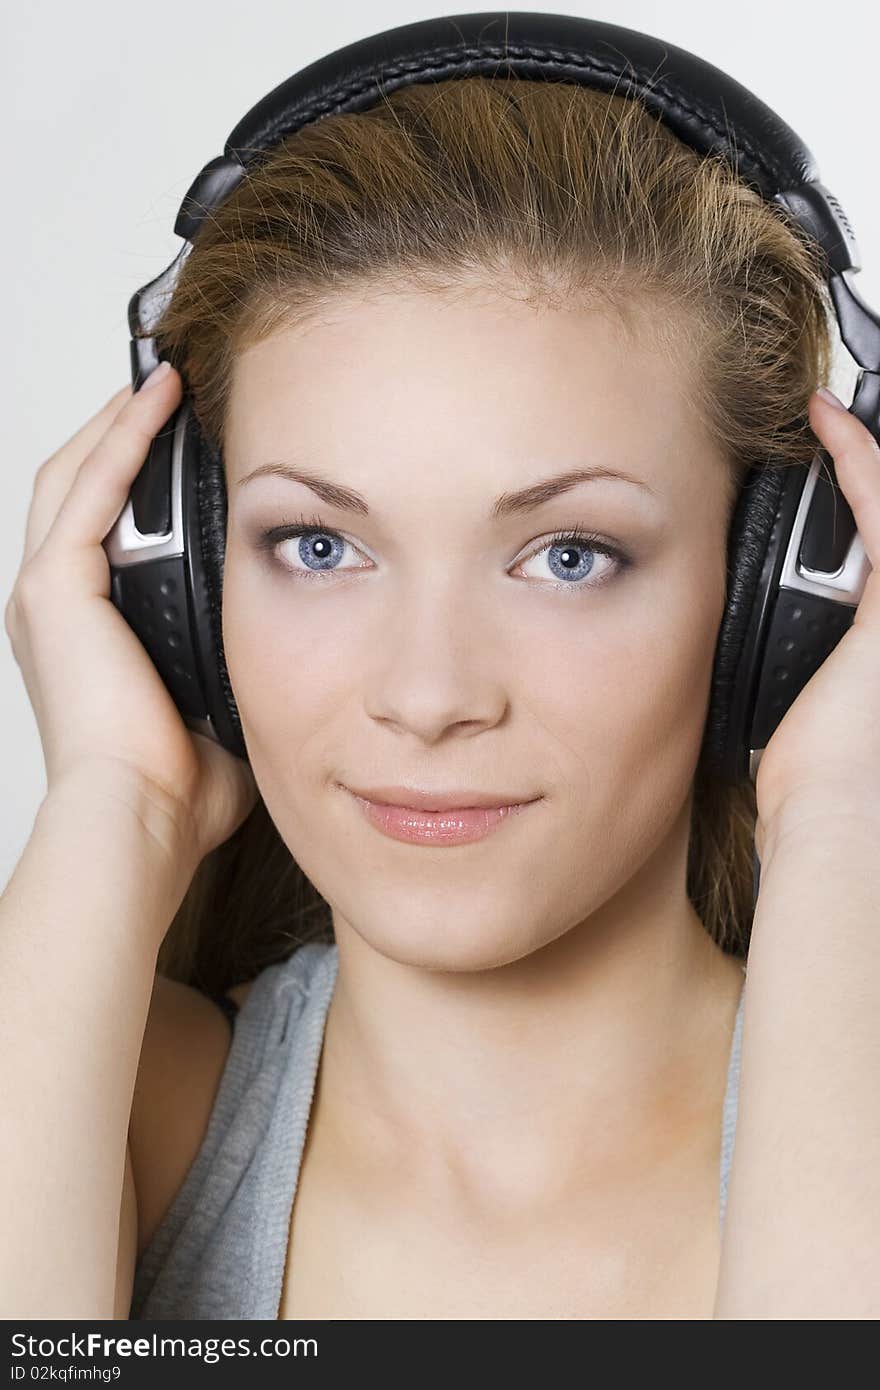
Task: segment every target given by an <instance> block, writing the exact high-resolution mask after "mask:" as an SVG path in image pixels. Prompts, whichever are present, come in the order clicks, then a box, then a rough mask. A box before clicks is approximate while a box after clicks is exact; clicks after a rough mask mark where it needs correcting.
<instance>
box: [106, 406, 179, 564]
mask: <svg viewBox="0 0 880 1390" xmlns="http://www.w3.org/2000/svg"><path fill="white" fill-rule="evenodd" d="M189 414H190V404H189V401H186V402H185V404H184V405H183V406H182V407H181V409H180V410H179V411H178V415H177V421H176V423H175V426H174V438H173V440H172V443H171V530H170V531H167V532H165V534H164V535H157V534H151V535H146V536H145V535H144V534H143V532H142V531H139V530H138V528H137V526H136V525H135V520H134V506H133V504H132V500H131V497H130V496H129V498H128V499H127V501H126V503H125V505H124V507H123V508H122V511H121V512H120V513H119V516H118V517H117V519H116V521H115V522H114V523H113V526H112V528H111V529H110V531H108V533H107V535H106V536H105V537H104V549H105V550H106V552H107V558H108V559H109V561H110V563H111V565H113V566H114V568H116V569H122V568H123V567H124V566H126V565H138V564H142V563H143V562H144V561H146V560H162V559H165V558H166V557H170V556H175V555H182V554H183V439H184V433H185V431H186V422H187V420H188V419H189Z"/></svg>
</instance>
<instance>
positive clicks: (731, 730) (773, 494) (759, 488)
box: [701, 464, 785, 781]
mask: <svg viewBox="0 0 880 1390" xmlns="http://www.w3.org/2000/svg"><path fill="white" fill-rule="evenodd" d="M784 486H785V468H784V467H783V466H781V465H777V466H773V465H772V464H771V465H768V464H762V465H760V466H753V467H752V468H751V469H750V470H749V471H748V472H747V474H746V476H745V479H744V481H743V484H742V487H741V488H740V492H739V495H738V497H737V499H736V503H735V506H734V509H733V515H732V517H731V521H730V525H729V527H728V536H727V600H726V603H725V606H724V613H723V615H722V618H721V624H720V626H719V629H718V639H717V642H716V647H715V664H714V668H713V672H712V686H711V694H710V698H709V710H708V714H707V717H706V728H705V734H704V738H703V749H702V754H701V756H702V758H704V759H705V760H706V762H707V763H708V765H709V766H710V767H711V768H712V770H713V772H715V773H716V774H717V775H719V776H720V777H722V779H723V780H725V781H742V780H744V779H745V778H747V777H748V757H749V750H748V748H747V746H746V743H747V740H748V733H749V730H748V728H747V727H734V724H733V718H734V715H733V712H734V711H735V710H736V711H740V710H742V711H745V712H746V714H747V715H748V713H749V711H751V709H752V708H753V706H754V697H755V695H756V692H754V691H748V690H746V689H745V688H744V686H745V683H746V682H747V681H748V679H749V672H751V671H752V669H753V663H752V661H750V660H747V659H746V655H747V654H746V651H745V647H746V638H747V636H748V634H749V628H750V626H751V625H752V621H753V618H754V617H755V614H756V609H758V608H759V607H760V606H761V604H762V603H763V599H764V595H763V594H762V593H761V592H760V588H761V576H762V573H763V570H764V563H765V560H766V558H767V552H768V549H769V546H770V541H771V538H772V536H773V531H774V527H775V525H776V521H777V518H778V515H779V505H780V501H781V498H782V493H783V489H784ZM759 635H760V634H753V637H752V640H755V637H756V636H759ZM737 722H739V721H737Z"/></svg>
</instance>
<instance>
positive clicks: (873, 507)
mask: <svg viewBox="0 0 880 1390" xmlns="http://www.w3.org/2000/svg"><path fill="white" fill-rule="evenodd" d="M809 419H810V427H811V428H812V430H813V432H814V433H815V434H816V436H817V438H818V439H819V441H820V443H821V444H822V445H824V447H825V448H826V449H827V450H828V453H829V454H830V455H831V457H832V459H833V460H834V471H835V473H836V475H837V481H838V482H839V484H840V488H841V491H842V492H843V495H844V497H845V498H846V500H847V502H848V503H849V505H850V507H851V508H852V514H853V518H854V520H855V523H856V529H857V530H858V533H859V535H860V537H861V539H862V543H863V544H864V547H865V553H866V555H867V557H868V561H869V563H870V565H871V568H872V570H877V569H878V568H880V444H878V443H877V440H876V439H875V438H874V436H873V434H872V433H871V431H870V430H869V429H868V428H867V427H866V426H865V425H863V424H862V422H861V420H859V419H857V418H856V416H855V415H852V414H850V412H849V411H848V410H838V409H837V407H836V406H833V405H831V404H830V402H828V401H826V400H825V399H824V398H823V397H822V396H819V395H817V394H816V393H815V392H814V393H813V395H812V396H811V397H810V404H809Z"/></svg>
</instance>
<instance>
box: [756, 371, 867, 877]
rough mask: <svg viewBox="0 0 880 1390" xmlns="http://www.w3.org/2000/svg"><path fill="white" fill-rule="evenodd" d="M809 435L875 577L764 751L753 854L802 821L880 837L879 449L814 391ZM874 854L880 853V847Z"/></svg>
mask: <svg viewBox="0 0 880 1390" xmlns="http://www.w3.org/2000/svg"><path fill="white" fill-rule="evenodd" d="M809 421H810V426H811V428H812V430H813V432H814V434H815V435H816V437H817V438H818V440H819V442H820V444H821V445H822V446H823V447H824V448H825V449H827V451H828V453H829V454H830V456H831V458H832V459H833V460H834V467H835V471H836V474H837V481H838V483H839V484H840V488H841V490H842V492H843V494H844V496H845V497H846V500H847V502H848V503H849V505H850V507H851V508H852V513H853V517H854V519H855V524H856V527H857V529H858V532H859V534H860V536H861V539H862V542H863V543H864V547H865V553H866V555H867V557H868V562H869V564H870V565H871V570H870V572H869V574H868V578H867V582H866V584H865V588H864V592H863V594H862V598H861V601H860V602H859V605H858V608H857V609H856V613H855V618H854V620H853V624H852V627H851V628H849V629H848V631H847V632H846V633H845V634H844V636H843V637H842V638H841V640H840V641H839V642H838V644H837V646H836V647H835V648H834V650H833V651H832V652H831V653H830V654H829V656H828V657H826V659H825V661H823V663H822V665H821V666H820V667H819V669H818V670H817V671H816V672H815V674H814V675H813V676H812V677H811V678H810V680H809V681H808V682H807V684H806V685H805V686H804V688H803V690H802V691H801V692H800V694H799V695H798V696H797V698H796V700H795V701H794V702H793V704H792V705H791V706H790V708H789V709H788V710H787V711H786V713H785V716H784V717H783V719H782V720H781V722H780V723H779V725H778V727H777V728H776V730H775V731H774V733H773V736H772V738H770V740H769V741H768V743H767V747H766V748H765V750H764V752H763V754H762V755H761V761H760V763H759V765H758V774H757V778H756V782H755V795H756V800H757V809H758V824H757V826H756V834H755V846H756V849H757V852H758V857H759V859H761V860H763V858H764V845H765V844H766V843H774V842H776V841H777V840H778V837H779V835H780V834H781V833H782V832H783V831H785V832H788V830H790V829H792V828H795V827H797V826H800V825H803V824H805V823H806V822H807V821H822V820H824V821H825V822H826V823H827V822H828V819H829V818H830V817H833V816H834V815H835V813H836V814H838V815H840V814H843V815H847V816H849V815H856V816H858V817H862V816H864V818H865V819H866V820H873V821H875V822H876V824H877V826H878V831H880V573H878V571H880V445H878V443H877V441H876V440H875V439H874V437H873V435H872V434H871V432H870V430H868V429H867V428H866V427H865V426H864V425H863V424H862V422H861V420H858V419H856V417H855V416H854V415H851V414H850V413H849V411H848V410H846V409H840V410H839V409H837V408H836V407H835V406H833V405H831V404H830V402H828V401H826V400H825V399H824V398H823V397H822V396H820V395H818V393H816V392H814V393H813V395H812V396H811V397H810V403H809ZM878 848H880V846H878Z"/></svg>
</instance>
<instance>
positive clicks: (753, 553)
mask: <svg viewBox="0 0 880 1390" xmlns="http://www.w3.org/2000/svg"><path fill="white" fill-rule="evenodd" d="M478 74H480V75H484V76H488V77H496V76H510V77H519V78H529V79H533V80H542V79H551V80H553V81H557V82H559V81H565V82H573V83H580V84H582V85H583V86H587V87H595V88H599V89H601V90H603V91H612V90H613V91H614V92H616V93H619V94H620V95H622V96H636V97H637V98H639V99H640V100H641V101H643V102H644V104H645V105H646V106H647V107H648V108H649V109H650V110H651V111H652V112H653V113H655V114H656V115H657V116H659V117H661V118H662V120H663V121H664V122H665V124H666V125H667V126H668V127H669V128H670V129H671V130H672V131H673V132H674V133H675V134H676V135H677V136H678V137H679V138H680V139H681V140H683V141H684V142H685V143H687V144H688V145H691V146H692V147H693V148H694V149H695V150H697V151H698V152H700V153H705V154H708V153H714V152H719V151H720V152H721V153H723V154H724V155H725V156H726V157H727V159H728V160H729V161H730V162H731V164H732V165H733V167H734V168H735V170H736V172H737V173H738V175H739V176H740V177H741V178H743V179H745V180H746V181H747V182H748V183H750V184H751V185H752V186H753V187H754V188H756V189H757V191H758V192H759V193H760V194H761V195H762V196H763V197H764V198H766V199H767V200H768V201H772V202H776V203H780V204H781V205H782V206H783V207H785V208H786V209H787V210H788V211H789V212H790V213H791V214H792V215H793V216H794V217H795V218H796V219H797V221H798V223H799V224H800V225H801V226H802V227H804V228H805V229H806V230H807V231H808V232H809V233H810V234H811V235H812V236H813V237H814V238H815V239H816V240H818V241H819V243H820V244H821V246H822V248H823V249H824V251H825V253H826V256H827V267H828V277H829V279H828V283H829V288H830V291H831V296H832V299H833V304H834V310H835V314H836V317H837V321H838V324H839V327H840V333H841V337H842V339H843V341H844V343H845V344H846V347H847V348H848V350H849V352H850V353H851V354H852V356H853V358H854V359H855V361H856V362H857V363H858V365H859V367H860V368H861V371H860V372H859V376H858V381H857V385H856V390H855V395H854V398H853V401H852V404H851V405H850V407H849V409H850V410H851V412H852V414H854V415H856V416H857V417H858V418H859V419H860V420H861V421H862V423H863V424H864V425H866V426H867V428H868V429H869V430H870V431H871V433H872V434H873V435H874V437H875V438H876V439H878V440H880V315H878V314H877V313H876V312H875V311H874V310H872V309H871V308H869V306H868V305H867V304H866V303H865V302H864V300H863V299H862V298H861V297H860V295H859V293H858V291H857V290H856V289H855V287H854V286H853V283H852V277H853V274H854V273H855V272H856V271H858V270H859V269H860V264H859V253H858V248H857V246H856V241H855V237H854V235H853V232H852V228H851V227H850V224H849V222H848V220H847V218H846V216H845V214H844V212H843V210H842V209H841V207H840V204H839V203H838V202H837V199H836V198H835V197H834V195H833V194H832V193H831V192H830V191H829V190H828V189H827V188H826V187H825V185H824V184H823V183H821V182H820V181H819V177H818V170H817V168H816V164H815V160H814V158H813V156H812V154H811V153H810V151H809V150H808V149H807V147H806V146H805V145H804V144H803V143H802V141H801V140H800V139H799V138H798V136H797V135H796V134H795V133H794V131H793V130H791V129H790V128H789V127H788V126H787V125H786V124H785V123H784V121H782V120H781V119H780V117H779V116H777V115H776V114H775V112H773V111H772V110H771V109H770V108H769V107H768V106H766V105H764V103H763V102H761V101H760V100H759V99H758V98H757V97H756V96H754V95H753V94H752V93H751V92H750V91H748V90H747V88H745V87H743V86H741V85H740V84H739V83H738V82H735V81H734V80H733V79H732V78H731V77H728V76H727V75H726V74H725V73H724V72H722V71H721V70H720V69H719V68H717V67H714V66H713V65H712V64H710V63H707V62H705V61H704V60H703V59H701V58H698V57H696V56H695V55H694V54H692V53H688V52H687V51H686V50H684V49H681V48H676V47H674V46H673V45H672V44H668V43H665V42H664V41H663V40H661V39H657V38H653V37H651V36H650V35H648V34H641V33H638V32H637V31H636V30H633V29H623V28H620V27H618V26H617V25H613V24H604V23H599V22H598V21H596V20H591V19H581V18H577V17H574V16H570V15H559V14H532V13H524V12H516V11H513V12H510V11H494V12H487V13H480V14H466V15H452V16H446V17H443V18H438V19H428V20H424V21H421V22H418V23H415V24H405V25H402V26H400V27H399V28H395V29H389V30H386V31H385V32H384V33H381V34H375V35H371V36H370V37H368V38H365V39H361V40H359V41H358V42H356V43H352V44H349V45H347V46H346V47H344V48H340V49H337V50H336V51H335V52H334V53H331V54H329V55H328V56H327V57H324V58H321V59H319V60H318V61H317V62H314V63H311V64H310V65H309V66H308V67H305V68H303V69H302V70H301V71H300V72H297V73H294V75H293V76H292V77H290V78H288V79H287V81H285V82H282V83H281V84H280V86H278V87H276V88H275V89H274V90H273V91H271V92H269V94H268V95H267V96H265V97H263V98H262V100H261V101H259V102H258V103H257V104H256V106H254V107H252V109H251V110H250V111H248V113H247V115H246V116H244V117H243V119H242V120H241V121H240V122H239V123H238V125H237V126H236V127H235V129H234V130H233V131H232V133H231V134H230V136H229V138H228V139H227V141H226V144H225V146H224V150H223V154H222V155H218V156H217V158H215V159H212V160H210V161H209V163H207V164H206V165H205V166H204V168H203V169H202V170H201V172H200V173H199V174H198V176H197V177H196V179H195V181H194V182H193V183H192V185H191V187H190V189H189V191H188V192H187V194H186V196H185V198H184V199H183V202H182V204H181V207H180V211H179V212H178V215H177V220H176V222H175V224H174V230H175V233H176V234H177V235H178V236H181V237H183V238H184V245H183V247H182V248H181V250H180V252H179V253H178V255H177V256H176V257H175V259H174V260H173V261H172V263H171V265H170V266H168V268H167V269H166V270H165V271H163V272H162V274H161V275H159V276H158V277H157V278H156V279H155V280H151V281H150V283H149V284H147V285H145V286H144V287H143V288H142V289H140V290H138V291H137V293H136V294H134V295H133V296H132V299H131V301H130V303H129V307H128V321H129V328H130V330H131V332H132V334H135V333H136V332H139V333H141V334H146V335H149V334H150V333H151V331H155V329H156V326H157V324H158V321H159V316H160V312H161V309H162V305H163V300H164V299H165V297H166V296H167V295H169V294H171V292H172V291H173V288H174V285H175V283H176V280H177V275H178V272H179V270H180V268H181V266H182V264H183V261H184V258H185V257H186V256H187V255H188V254H189V253H190V251H192V249H193V242H194V241H197V237H198V231H199V228H200V226H201V225H202V222H203V221H204V220H205V219H207V218H210V216H211V215H212V213H213V211H214V210H215V209H216V208H218V207H219V206H220V204H221V203H222V202H223V201H224V199H225V198H226V197H227V195H228V194H230V193H231V192H232V190H233V189H234V188H235V186H236V185H237V184H238V182H239V180H240V179H241V178H243V177H244V175H245V174H246V172H247V167H248V162H249V161H250V160H253V159H254V158H255V157H256V156H258V155H259V153H260V152H261V151H263V150H265V149H268V148H269V147H271V146H273V145H275V144H276V143H277V142H279V141H281V140H283V139H284V138H285V137H286V136H288V135H290V134H291V132H293V131H295V130H298V129H299V128H300V127H301V126H305V125H308V124H309V123H310V122H312V121H317V120H320V118H321V117H322V116H326V115H331V114H335V113H338V112H346V111H362V110H364V109H365V108H367V107H370V106H372V105H374V104H375V103H376V102H377V101H378V100H379V99H380V97H381V94H382V93H383V92H385V93H388V92H392V91H394V90H396V89H397V88H398V87H403V86H406V85H408V84H410V83H414V82H438V81H445V80H447V79H449V78H456V77H471V76H474V75H478ZM157 362H158V356H157V351H156V343H155V338H154V337H152V336H141V337H134V338H133V340H132V343H131V370H132V382H133V385H134V388H135V390H137V389H138V387H139V386H140V385H141V384H142V383H143V381H144V380H145V378H146V377H147V376H148V375H149V374H150V372H151V371H152V370H153V368H154V367H155V366H156V365H157ZM225 536H226V489H225V482H224V477H223V467H222V462H221V459H220V457H219V455H218V454H217V452H216V451H215V450H213V449H212V448H210V447H209V446H208V444H207V443H206V441H205V440H204V439H203V437H202V434H201V432H200V430H199V428H198V425H197V421H196V418H195V415H194V414H193V413H192V409H191V404H190V402H189V400H188V399H187V397H186V394H184V398H183V400H182V402H181V405H180V406H179V408H178V409H177V410H176V411H175V413H174V415H173V416H172V417H171V419H170V420H169V422H168V424H167V425H166V426H165V427H164V428H163V430H162V432H161V433H160V435H159V436H157V438H156V439H155V440H154V441H153V443H152V445H151V448H150V453H149V457H148V458H147V460H146V462H145V464H144V466H143V468H142V469H141V471H140V473H139V474H138V476H137V478H136V479H135V482H134V484H133V486H132V488H131V493H130V496H129V499H128V501H127V502H126V505H125V506H124V507H123V509H122V511H121V513H120V515H119V518H118V519H117V521H116V522H115V524H114V526H113V528H112V530H111V531H110V532H109V533H108V535H107V537H106V538H105V540H104V546H105V549H106V551H107V556H108V559H109V561H110V569H111V578H112V599H113V602H114V603H115V604H116V606H117V607H118V608H119V610H120V612H121V613H122V614H123V615H124V617H125V618H126V620H127V622H128V623H129V624H130V625H131V627H132V628H133V629H134V631H135V632H136V633H137V635H138V637H139V638H140V640H141V642H142V643H143V645H144V646H145V647H146V649H147V651H148V652H149V654H150V657H151V658H152V660H153V662H154V664H155V665H156V667H157V669H158V671H159V673H160V675H161V676H162V678H163V680H164V681H165V684H166V685H167V687H168V690H169V691H170V693H171V695H172V697H173V699H174V701H175V703H176V704H177V707H178V708H179V710H180V712H181V715H182V716H183V718H184V721H185V723H186V724H187V726H188V727H189V728H191V729H192V730H194V731H195V732H198V733H202V734H205V735H207V736H208V737H210V738H213V739H215V740H217V741H218V742H219V743H221V744H222V745H223V746H224V747H225V748H227V749H228V750H229V751H230V752H232V753H235V754H236V755H237V756H239V757H242V758H246V757H247V751H246V748H245V743H244V739H243V736H242V729H241V722H240V719H239V714H238V710H237V708H236V704H235V699H234V696H233V693H232V687H231V685H230V681H229V674H228V672H227V669H226V661H225V657H224V653H223V643H222V635H221V624H220V608H221V594H222V580H223V559H224V549H225ZM869 569H870V565H869V562H868V559H867V557H866V555H865V550H864V546H863V544H862V542H861V539H860V537H859V535H858V533H857V531H856V528H855V521H854V518H853V515H852V512H851V510H850V508H849V506H848V504H847V502H846V499H845V497H844V496H843V493H842V492H841V491H840V489H839V487H838V486H837V482H836V476H835V473H834V464H833V460H832V459H831V458H830V456H829V455H828V454H827V451H825V450H822V449H819V448H818V447H817V450H816V452H815V454H814V456H813V457H812V459H810V460H809V461H807V460H805V461H804V463H803V465H802V466H797V467H791V466H788V467H785V468H774V467H765V466H762V467H761V468H760V469H752V470H750V471H749V473H748V474H747V476H746V479H745V480H744V483H743V486H742V488H741V490H740V493H739V496H738V498H737V502H736V505H735V509H734V513H733V517H732V520H731V526H730V532H729V544H728V576H729V580H728V598H727V603H726V607H725V611H724V615H723V618H722V622H721V626H720V629H719V636H718V642H717V647H716V653H715V663H714V669H713V675H712V692H711V697H710V704H709V711H708V717H707V722H706V730H705V737H704V748H703V754H704V756H705V757H706V758H707V759H708V763H709V765H710V766H711V767H712V768H713V769H714V770H715V771H717V772H718V773H719V774H720V775H721V776H722V777H723V778H724V780H726V781H730V782H739V781H742V780H744V779H745V778H747V777H751V778H752V779H754V778H755V776H756V773H757V768H758V762H759V760H760V757H761V753H762V752H763V750H764V748H765V747H766V745H767V743H768V741H769V739H770V737H771V735H772V733H773V731H774V729H775V728H776V726H777V725H778V724H779V722H780V721H781V719H782V717H783V715H784V714H785V712H786V710H787V709H788V707H789V706H790V705H791V704H792V702H793V701H794V699H795V697H796V696H797V695H798V694H799V692H800V691H801V689H802V688H803V686H804V685H806V683H807V681H808V680H809V679H810V677H811V676H812V675H813V673H814V672H815V671H816V670H817V669H818V668H819V666H820V665H821V664H822V662H823V661H824V660H825V658H826V656H828V654H829V653H830V652H831V651H832V650H833V648H834V647H835V646H836V645H837V643H838V642H839V641H840V638H841V637H842V636H843V635H844V633H845V632H846V630H847V629H848V628H849V627H850V625H851V624H852V621H853V617H854V615H855V610H856V606H857V604H858V602H859V599H860V598H861V595H862V591H863V589H864V586H865V581H866V580H867V576H868V572H869ZM755 882H756V891H757V878H756V881H755Z"/></svg>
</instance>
